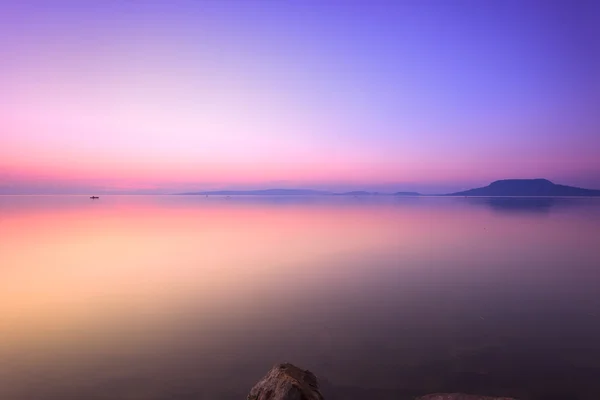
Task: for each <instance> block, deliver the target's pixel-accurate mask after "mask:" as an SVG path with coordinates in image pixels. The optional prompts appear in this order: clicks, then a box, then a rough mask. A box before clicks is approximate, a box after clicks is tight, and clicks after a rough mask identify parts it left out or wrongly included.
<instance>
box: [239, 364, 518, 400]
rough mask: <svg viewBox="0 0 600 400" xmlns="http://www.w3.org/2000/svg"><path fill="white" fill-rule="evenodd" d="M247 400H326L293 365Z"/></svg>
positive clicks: (436, 397) (271, 375)
mask: <svg viewBox="0 0 600 400" xmlns="http://www.w3.org/2000/svg"><path fill="white" fill-rule="evenodd" d="M247 400H325V399H324V397H323V395H322V394H321V391H320V389H319V384H318V381H317V377H316V376H315V375H314V374H313V373H312V372H310V371H308V370H303V369H301V368H298V367H296V366H295V365H293V364H289V363H284V364H277V365H275V366H274V367H273V368H271V370H270V371H269V372H268V373H267V375H265V376H264V377H263V378H262V379H261V380H260V381H259V382H258V383H257V384H256V385H254V387H253V388H252V390H250V394H248V397H247ZM415 400H516V399H513V398H509V397H490V396H479V395H472V394H463V393H433V394H428V395H424V396H421V397H417V398H415Z"/></svg>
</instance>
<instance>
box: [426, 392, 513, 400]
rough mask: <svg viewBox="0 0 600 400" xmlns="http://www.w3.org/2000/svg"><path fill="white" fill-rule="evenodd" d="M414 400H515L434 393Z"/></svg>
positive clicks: (510, 399)
mask: <svg viewBox="0 0 600 400" xmlns="http://www.w3.org/2000/svg"><path fill="white" fill-rule="evenodd" d="M416 400H515V399H513V398H510V397H489V396H477V395H474V394H463V393H434V394H428V395H426V396H422V397H418V398H417V399H416Z"/></svg>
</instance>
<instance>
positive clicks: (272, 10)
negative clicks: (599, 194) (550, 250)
mask: <svg viewBox="0 0 600 400" xmlns="http://www.w3.org/2000/svg"><path fill="white" fill-rule="evenodd" d="M0 60H1V62H0V88H1V90H0V193H3V194H11V193H15V194H16V193H24V194H34V193H41V194H54V193H91V192H94V193H174V192H181V191H190V190H211V189H258V188H314V189H328V190H360V189H364V190H379V191H400V190H416V191H420V192H423V193H443V192H449V191H454V190H461V189H467V188H470V187H473V186H480V185H485V184H487V183H489V182H491V181H493V180H496V179H504V178H547V179H550V180H553V181H555V182H558V183H563V184H571V185H576V186H583V187H590V188H598V189H600V112H599V111H598V110H600V2H596V1H593V0H590V1H586V0H574V1H573V0H544V1H541V0H540V1H530V0H518V1H517V0H502V1H492V0H472V1H466V0H439V1H434V0H414V1H413V0H397V1H380V0H369V1H366V0H365V1H351V0H346V1H333V0H330V1H328V0H319V1H311V0H302V1H293V0H289V1H286V0H265V1H260V0H240V1H234V0H206V1H202V0H195V1H177V0H171V1H166V0H165V1H158V0H157V1H136V0H123V1H112V0H103V1H94V0H90V1H58V0H43V1H28V0H21V1H18V2H14V1H6V0H0Z"/></svg>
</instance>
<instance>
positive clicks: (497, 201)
mask: <svg viewBox="0 0 600 400" xmlns="http://www.w3.org/2000/svg"><path fill="white" fill-rule="evenodd" d="M469 202H470V203H472V204H480V205H485V206H488V207H489V208H491V209H492V210H493V211H496V212H502V213H533V214H547V213H548V212H550V210H552V209H555V208H566V207H575V206H577V205H579V204H583V202H578V199H568V198H561V197H479V198H469Z"/></svg>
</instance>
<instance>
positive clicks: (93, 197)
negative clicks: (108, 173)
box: [90, 196, 100, 200]
mask: <svg viewBox="0 0 600 400" xmlns="http://www.w3.org/2000/svg"><path fill="white" fill-rule="evenodd" d="M99 198H100V197H98V196H92V197H90V199H92V200H95V199H99Z"/></svg>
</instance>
